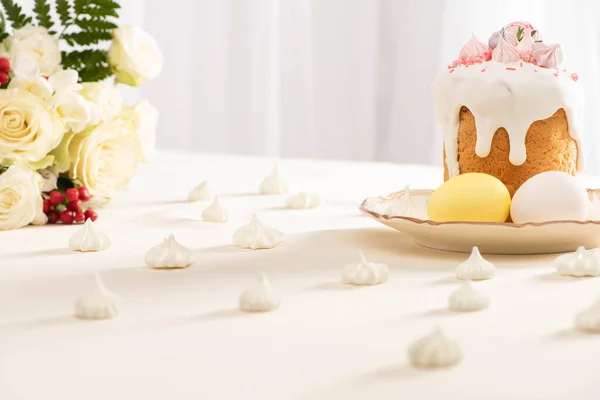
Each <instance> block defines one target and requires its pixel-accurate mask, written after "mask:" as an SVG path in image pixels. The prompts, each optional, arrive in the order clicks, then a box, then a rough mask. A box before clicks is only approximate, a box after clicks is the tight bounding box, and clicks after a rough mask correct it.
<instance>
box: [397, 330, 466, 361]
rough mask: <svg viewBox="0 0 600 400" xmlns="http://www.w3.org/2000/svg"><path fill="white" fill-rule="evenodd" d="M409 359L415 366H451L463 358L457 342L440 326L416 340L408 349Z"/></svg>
mask: <svg viewBox="0 0 600 400" xmlns="http://www.w3.org/2000/svg"><path fill="white" fill-rule="evenodd" d="M408 359H409V360H410V362H411V364H412V365H414V366H415V367H420V368H440V367H450V366H452V365H456V364H458V363H459V362H460V361H461V360H462V350H461V349H460V346H459V345H458V343H457V342H455V341H454V340H451V339H448V338H447V337H446V336H445V335H444V333H443V332H442V330H441V329H440V328H436V329H435V330H434V331H433V332H432V333H430V334H429V335H427V336H425V337H424V338H422V339H419V340H417V341H416V342H414V343H413V344H412V345H411V346H410V347H409V349H408Z"/></svg>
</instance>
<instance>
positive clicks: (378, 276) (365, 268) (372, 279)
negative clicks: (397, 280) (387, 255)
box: [342, 250, 390, 286]
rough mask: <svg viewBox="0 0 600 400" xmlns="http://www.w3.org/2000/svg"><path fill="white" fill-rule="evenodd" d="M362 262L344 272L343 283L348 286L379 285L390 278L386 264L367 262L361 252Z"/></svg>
mask: <svg viewBox="0 0 600 400" xmlns="http://www.w3.org/2000/svg"><path fill="white" fill-rule="evenodd" d="M358 254H359V256H360V262H358V263H356V264H349V265H346V266H345V267H344V269H343V270H342V282H344V283H345V284H348V285H357V286H362V285H379V284H381V283H385V282H387V281H388V279H389V278H390V269H389V268H388V266H387V265H385V264H377V263H372V262H369V261H367V259H366V258H365V255H364V254H363V252H362V251H361V250H359V251H358Z"/></svg>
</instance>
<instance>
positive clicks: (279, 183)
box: [259, 162, 289, 194]
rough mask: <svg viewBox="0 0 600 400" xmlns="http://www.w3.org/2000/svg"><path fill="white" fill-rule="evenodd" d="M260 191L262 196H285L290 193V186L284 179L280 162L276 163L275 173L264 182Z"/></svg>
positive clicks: (272, 172)
mask: <svg viewBox="0 0 600 400" xmlns="http://www.w3.org/2000/svg"><path fill="white" fill-rule="evenodd" d="M259 190H260V193H261V194H285V193H287V192H288V191H289V184H288V182H287V181H286V179H285V178H284V177H283V174H282V173H281V168H280V166H279V163H278V162H276V163H275V166H274V167H273V171H271V173H270V174H269V175H268V176H267V177H266V178H265V179H264V180H263V181H262V183H261V184H260V187H259Z"/></svg>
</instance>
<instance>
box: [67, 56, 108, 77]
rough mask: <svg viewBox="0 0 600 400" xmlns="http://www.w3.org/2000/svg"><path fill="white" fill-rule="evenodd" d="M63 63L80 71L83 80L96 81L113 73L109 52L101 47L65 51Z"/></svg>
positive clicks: (68, 67)
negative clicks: (109, 61) (109, 62)
mask: <svg viewBox="0 0 600 400" xmlns="http://www.w3.org/2000/svg"><path fill="white" fill-rule="evenodd" d="M62 65H63V67H64V68H67V69H74V70H76V71H77V72H79V80H80V81H82V82H95V81H98V80H102V79H105V78H107V77H109V76H111V75H112V71H111V70H110V66H109V64H108V53H107V52H106V51H104V50H99V49H86V50H74V51H71V52H63V54H62Z"/></svg>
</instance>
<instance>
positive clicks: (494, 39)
mask: <svg viewBox="0 0 600 400" xmlns="http://www.w3.org/2000/svg"><path fill="white" fill-rule="evenodd" d="M500 37H502V39H504V40H506V41H507V42H508V43H510V44H511V45H513V46H515V45H516V44H517V38H516V37H515V36H512V35H509V34H508V33H506V30H504V28H502V29H500V30H499V31H496V32H494V33H492V36H490V38H489V40H488V46H489V48H490V50H494V49H495V48H496V46H498V42H499V41H500Z"/></svg>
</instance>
